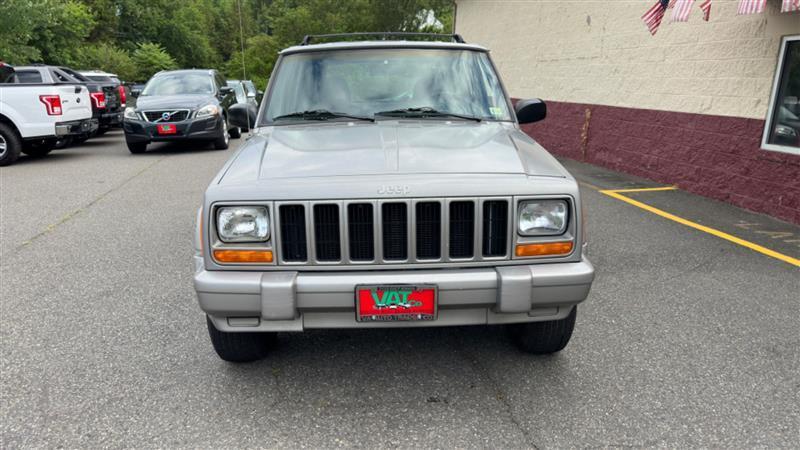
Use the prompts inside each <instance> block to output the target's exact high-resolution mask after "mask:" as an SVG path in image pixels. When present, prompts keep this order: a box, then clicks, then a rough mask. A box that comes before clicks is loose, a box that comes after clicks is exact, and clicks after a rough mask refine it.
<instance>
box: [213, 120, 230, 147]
mask: <svg viewBox="0 0 800 450" xmlns="http://www.w3.org/2000/svg"><path fill="white" fill-rule="evenodd" d="M230 142H231V135H230V133H228V119H222V136H220V137H218V138H216V139H214V148H215V149H217V150H225V149H227V148H228V144H230Z"/></svg>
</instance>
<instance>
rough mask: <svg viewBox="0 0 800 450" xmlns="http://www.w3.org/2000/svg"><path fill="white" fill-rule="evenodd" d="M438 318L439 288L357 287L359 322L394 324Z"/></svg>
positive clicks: (423, 286)
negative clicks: (437, 291)
mask: <svg viewBox="0 0 800 450" xmlns="http://www.w3.org/2000/svg"><path fill="white" fill-rule="evenodd" d="M434 319H436V286H432V285H407V284H403V285H380V286H358V287H356V320H358V321H359V322H394V321H409V320H434Z"/></svg>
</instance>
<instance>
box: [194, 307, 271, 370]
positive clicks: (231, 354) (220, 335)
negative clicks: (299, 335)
mask: <svg viewBox="0 0 800 450" xmlns="http://www.w3.org/2000/svg"><path fill="white" fill-rule="evenodd" d="M206 324H207V325H208V336H209V337H210V338H211V344H212V345H213V346H214V350H215V351H216V352H217V355H219V357H220V358H222V359H223V360H225V361H228V362H236V363H241V362H251V361H256V360H259V359H261V358H263V357H264V356H266V355H267V352H268V351H269V349H270V348H271V347H272V346H274V345H275V342H276V341H277V338H278V334H277V333H268V332H241V333H229V332H226V331H219V330H218V329H217V327H215V326H214V323H213V322H211V319H209V318H208V316H206Z"/></svg>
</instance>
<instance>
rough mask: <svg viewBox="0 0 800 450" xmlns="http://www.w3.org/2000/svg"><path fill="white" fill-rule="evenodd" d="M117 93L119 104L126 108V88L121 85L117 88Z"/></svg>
mask: <svg viewBox="0 0 800 450" xmlns="http://www.w3.org/2000/svg"><path fill="white" fill-rule="evenodd" d="M117 91H118V92H119V102H120V103H121V104H122V107H123V108H124V107H125V100H127V97H126V96H125V86H123V85H121V84H120V85H119V86H117Z"/></svg>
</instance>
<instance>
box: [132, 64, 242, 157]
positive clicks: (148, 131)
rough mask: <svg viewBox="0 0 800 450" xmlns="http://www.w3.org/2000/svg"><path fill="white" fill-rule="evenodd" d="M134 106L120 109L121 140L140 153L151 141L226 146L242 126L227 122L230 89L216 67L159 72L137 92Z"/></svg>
mask: <svg viewBox="0 0 800 450" xmlns="http://www.w3.org/2000/svg"><path fill="white" fill-rule="evenodd" d="M131 95H133V96H134V97H137V99H136V107H128V108H126V109H125V120H124V124H123V129H124V130H125V141H126V142H127V144H128V149H129V150H130V151H131V153H143V152H144V151H146V150H147V145H148V144H149V143H150V142H159V141H175V140H196V141H209V142H213V144H214V148H216V149H218V150H223V149H226V148H228V143H229V141H230V139H231V138H239V137H241V135H242V131H241V129H240V128H239V127H237V126H230V125H229V122H228V108H230V107H231V106H232V105H234V104H235V103H236V98H235V96H234V93H233V89H232V88H230V87H228V85H227V82H226V81H225V78H224V77H223V76H222V75H221V74H220V73H219V72H217V71H216V70H199V69H192V70H172V71H165V72H159V73H157V74H156V75H154V76H153V78H151V79H150V81H148V82H147V85H146V86H145V87H144V89H143V90H142V91H141V92H140V91H138V90H131Z"/></svg>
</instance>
